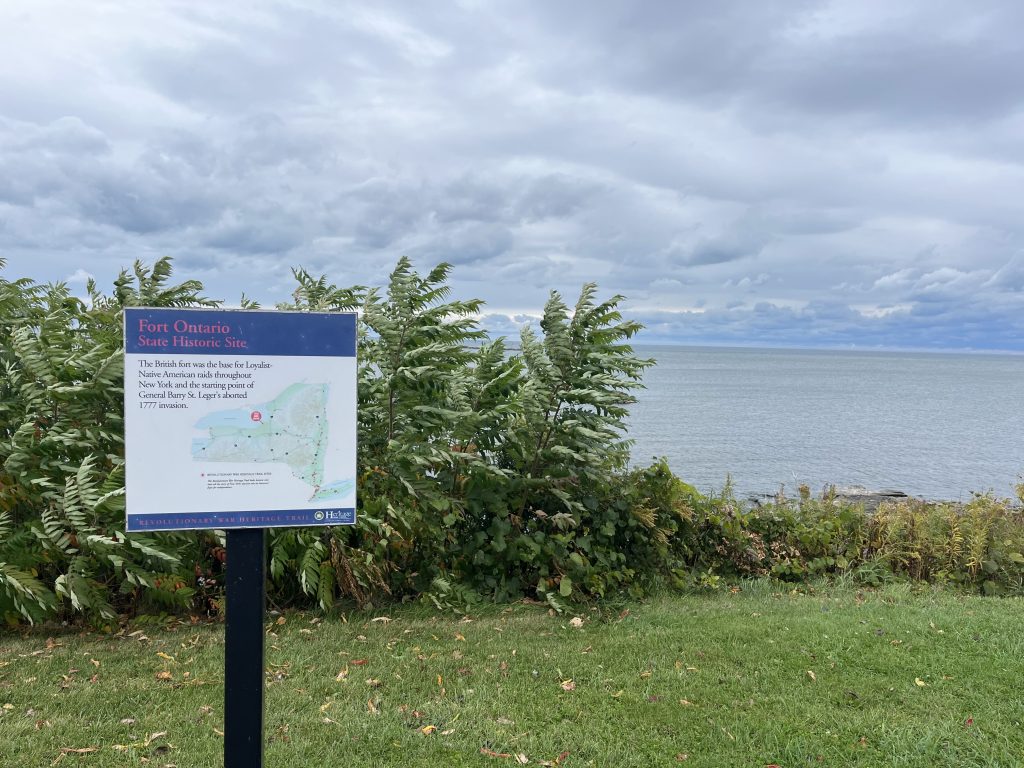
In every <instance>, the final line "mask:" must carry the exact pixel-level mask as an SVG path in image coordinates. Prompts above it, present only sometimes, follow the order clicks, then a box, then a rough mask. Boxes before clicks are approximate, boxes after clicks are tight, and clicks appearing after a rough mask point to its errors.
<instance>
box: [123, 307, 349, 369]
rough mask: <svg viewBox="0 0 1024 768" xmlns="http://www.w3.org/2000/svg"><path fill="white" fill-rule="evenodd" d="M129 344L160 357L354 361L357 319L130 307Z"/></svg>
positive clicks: (126, 325)
mask: <svg viewBox="0 0 1024 768" xmlns="http://www.w3.org/2000/svg"><path fill="white" fill-rule="evenodd" d="M124 342H125V352H128V353H142V354H155V355H159V354H168V355H211V354H212V355H291V356H297V357H355V355H356V315H355V313H354V312H339V313H336V314H322V313H311V312H279V311H273V310H270V311H265V310H246V309H146V308H142V307H131V308H127V309H125V311H124Z"/></svg>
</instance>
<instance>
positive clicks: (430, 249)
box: [0, 0, 1024, 351]
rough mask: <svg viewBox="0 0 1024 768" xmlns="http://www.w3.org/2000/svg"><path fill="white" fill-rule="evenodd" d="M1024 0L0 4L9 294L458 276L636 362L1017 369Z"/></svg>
mask: <svg viewBox="0 0 1024 768" xmlns="http://www.w3.org/2000/svg"><path fill="white" fill-rule="evenodd" d="M1021 29H1024V4H1021V3H1020V2H1018V1H1017V0H1004V1H1003V2H999V1H997V0H992V1H991V2H985V3H968V2H951V1H950V0H901V1H900V2H892V0H838V1H837V2H828V1H826V0H792V1H789V2H754V1H753V0H748V1H746V2H738V1H734V0H716V2H713V3H710V2H702V3H698V2H678V3H676V2H650V3H637V2H631V1H629V0H588V1H586V2H582V1H580V2H576V1H567V0H560V1H559V2H550V1H549V0H535V1H534V2H524V1H523V0H508V1H507V2H505V1H502V0H487V1H486V2H485V1H484V0H462V1H461V2H446V3H420V2H411V1H409V2H393V3H392V2H375V3H353V4H346V3H343V2H337V1H336V0H324V1H323V2H319V1H318V0H293V1H286V0H281V1H280V2H260V0H255V2H254V1H253V0H247V1H246V2H244V3H241V2H237V3H236V2H228V1H226V0H225V1H224V2H216V3H198V2H192V1H191V0H181V2H145V3H140V2H128V0H124V1H123V2H105V1H103V0H90V1H89V2H80V0H6V2H4V3H2V4H0V48H2V50H3V51H4V54H3V59H4V66H3V67H2V68H0V257H4V258H6V259H7V260H8V267H7V269H6V271H5V276H6V277H7V278H8V279H11V278H13V277H19V276H31V277H34V278H36V279H38V280H68V281H70V282H71V283H73V284H79V283H81V282H82V281H83V280H84V278H85V276H86V275H93V276H95V277H96V278H97V279H98V280H99V281H100V282H101V283H103V284H109V283H110V281H111V280H112V279H113V277H114V276H115V275H116V273H117V271H118V269H119V268H120V267H121V266H124V265H127V264H130V263H131V261H132V260H134V259H136V258H141V259H144V260H150V261H151V260H153V259H155V258H157V257H159V256H161V255H170V256H173V257H174V259H175V263H176V266H177V274H178V275H179V276H180V277H181V278H198V279H200V280H202V281H203V282H204V283H205V284H206V285H207V287H208V293H209V294H210V295H213V296H216V297H220V298H225V299H227V300H229V301H237V299H238V297H239V296H240V294H241V293H242V292H243V291H244V292H245V293H246V294H248V295H251V296H253V297H256V298H258V299H260V300H262V301H263V302H265V303H272V302H274V301H276V300H280V299H282V298H284V297H285V296H287V294H288V293H289V291H290V286H291V278H290V270H289V268H290V267H291V266H294V265H302V266H305V267H306V268H308V269H309V270H310V271H312V272H316V273H321V272H324V273H327V274H328V275H329V276H330V277H331V279H332V280H333V281H334V282H336V283H338V284H341V285H349V284H356V283H361V284H371V285H379V284H381V283H382V282H383V281H384V279H385V277H386V275H387V273H388V271H389V270H390V268H391V267H392V266H393V265H394V263H395V261H396V259H397V258H398V257H399V256H400V255H403V254H405V255H408V256H410V257H411V258H412V259H413V260H414V262H415V263H416V264H417V265H418V266H420V267H422V268H428V267H429V266H432V265H433V264H435V263H437V262H439V261H449V262H451V263H453V264H454V265H455V270H454V280H453V286H454V290H455V295H456V296H457V297H460V298H472V297H479V298H483V299H485V300H486V301H487V307H488V309H487V311H488V313H489V316H488V317H487V318H486V322H487V323H488V325H489V326H491V327H492V328H495V329H499V330H509V329H512V328H513V327H514V323H515V321H516V320H521V319H522V317H523V316H525V315H529V314H536V312H537V311H538V310H539V308H540V307H541V306H542V305H543V303H544V301H545V299H546V297H547V294H548V291H549V290H551V289H557V290H560V291H562V292H563V293H565V294H568V295H570V296H572V295H573V294H575V293H576V292H577V291H578V290H579V287H580V285H581V284H582V283H584V282H586V281H591V280H593V281H596V282H598V284H599V285H600V287H601V288H602V290H603V291H604V292H605V293H622V294H625V295H626V296H627V297H628V301H627V302H626V305H625V306H626V308H627V311H628V314H629V315H630V316H632V317H634V318H637V319H639V320H641V321H643V322H644V323H646V324H647V326H648V331H647V332H646V336H645V338H646V340H648V341H663V340H674V341H679V342H683V343H701V344H743V345H769V346H831V347H850V346H856V347H865V348H874V347H902V348H946V349H1003V350H1014V351H1024V216H1022V215H1021V207H1022V203H1024V78H1021V76H1020V73H1021V72H1024V37H1022V36H1021V34H1020V30H1021Z"/></svg>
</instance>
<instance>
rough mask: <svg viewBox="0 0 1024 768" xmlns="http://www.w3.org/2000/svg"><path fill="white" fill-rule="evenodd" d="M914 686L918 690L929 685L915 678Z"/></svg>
mask: <svg viewBox="0 0 1024 768" xmlns="http://www.w3.org/2000/svg"><path fill="white" fill-rule="evenodd" d="M914 685H916V686H917V687H918V688H924V687H925V686H927V685H928V683H926V682H925V681H924V680H922V679H921V678H920V677H915V678H914Z"/></svg>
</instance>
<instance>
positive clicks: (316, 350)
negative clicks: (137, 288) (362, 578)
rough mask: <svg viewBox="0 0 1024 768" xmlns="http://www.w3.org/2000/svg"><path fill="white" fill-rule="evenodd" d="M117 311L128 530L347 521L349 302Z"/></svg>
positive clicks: (351, 436)
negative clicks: (282, 308)
mask: <svg viewBox="0 0 1024 768" xmlns="http://www.w3.org/2000/svg"><path fill="white" fill-rule="evenodd" d="M124 322H125V328H124V331H125V386H124V410H125V461H126V467H125V473H126V496H127V510H128V530H129V531H159V530H181V529H199V528H221V529H230V528H270V527H277V526H302V525H351V524H354V523H355V507H356V496H355V494H356V482H355V478H356V316H355V314H354V313H333V314H322V313H308V312H277V311H250V310H209V309H145V308H131V309H126V310H125V313H124Z"/></svg>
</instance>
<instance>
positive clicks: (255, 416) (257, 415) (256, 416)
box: [249, 411, 263, 421]
mask: <svg viewBox="0 0 1024 768" xmlns="http://www.w3.org/2000/svg"><path fill="white" fill-rule="evenodd" d="M249 418H250V419H252V420H253V421H263V414H262V413H260V412H259V411H253V412H252V413H250V414H249Z"/></svg>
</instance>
